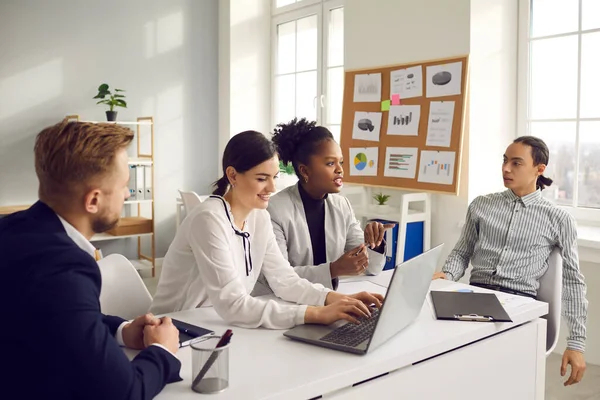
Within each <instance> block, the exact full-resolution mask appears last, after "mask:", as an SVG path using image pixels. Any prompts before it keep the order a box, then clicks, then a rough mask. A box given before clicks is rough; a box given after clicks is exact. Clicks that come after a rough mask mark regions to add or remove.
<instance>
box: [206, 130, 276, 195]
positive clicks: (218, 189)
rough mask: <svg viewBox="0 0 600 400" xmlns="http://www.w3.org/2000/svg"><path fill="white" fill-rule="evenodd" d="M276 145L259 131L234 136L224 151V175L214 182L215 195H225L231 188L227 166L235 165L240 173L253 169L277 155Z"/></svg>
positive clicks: (222, 163)
mask: <svg viewBox="0 0 600 400" xmlns="http://www.w3.org/2000/svg"><path fill="white" fill-rule="evenodd" d="M276 154H277V152H276V150H275V145H274V144H273V143H272V142H271V141H270V140H269V139H267V137H266V136H265V135H263V134H262V133H260V132H257V131H244V132H240V133H238V134H237V135H235V136H234V137H232V138H231V139H230V140H229V142H227V146H225V151H224V152H223V160H222V162H221V165H222V166H223V176H222V177H221V178H220V179H219V180H218V181H216V182H215V183H213V186H214V187H215V190H214V192H213V194H214V195H217V196H224V195H225V193H227V190H228V189H229V186H230V185H229V179H228V178H227V175H226V172H225V171H227V168H229V167H233V168H235V171H236V172H238V173H244V172H246V171H249V170H251V169H252V168H254V167H256V166H257V165H259V164H262V163H263V162H265V161H267V160H269V159H271V158H273V157H275V155H276Z"/></svg>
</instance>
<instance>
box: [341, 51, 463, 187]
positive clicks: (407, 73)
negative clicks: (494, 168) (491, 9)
mask: <svg viewBox="0 0 600 400" xmlns="http://www.w3.org/2000/svg"><path fill="white" fill-rule="evenodd" d="M467 96H468V57H467V56H461V57H453V58H448V59H442V60H435V61H425V62H416V63H410V64H399V65H392V66H386V67H378V68H369V69H363V70H355V71H346V73H345V83H344V102H343V111H342V126H341V143H340V145H341V147H342V152H343V154H344V159H345V160H346V163H345V168H344V169H345V174H344V181H345V182H348V183H356V184H363V185H369V186H378V187H389V188H394V189H406V190H415V191H423V192H441V193H449V194H458V187H459V182H458V177H459V176H460V160H461V152H462V142H463V133H464V129H466V127H465V126H466V123H465V120H466V118H465V117H466V115H467V107H468V101H467Z"/></svg>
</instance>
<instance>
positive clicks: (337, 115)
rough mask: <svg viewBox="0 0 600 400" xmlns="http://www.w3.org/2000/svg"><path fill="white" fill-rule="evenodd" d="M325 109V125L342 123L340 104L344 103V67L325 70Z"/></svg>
mask: <svg viewBox="0 0 600 400" xmlns="http://www.w3.org/2000/svg"><path fill="white" fill-rule="evenodd" d="M326 99H327V100H326V101H327V104H326V106H327V108H326V110H325V111H326V121H327V122H326V123H327V124H340V123H342V104H343V102H344V67H337V68H329V69H328V70H327V96H326Z"/></svg>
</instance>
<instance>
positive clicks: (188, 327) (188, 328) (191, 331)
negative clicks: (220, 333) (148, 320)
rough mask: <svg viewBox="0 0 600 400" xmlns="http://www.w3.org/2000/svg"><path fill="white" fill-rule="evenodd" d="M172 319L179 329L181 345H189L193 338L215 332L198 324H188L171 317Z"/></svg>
mask: <svg viewBox="0 0 600 400" xmlns="http://www.w3.org/2000/svg"><path fill="white" fill-rule="evenodd" d="M171 321H173V325H175V327H176V328H177V330H178V331H179V347H184V346H187V345H189V344H190V343H191V342H192V341H193V340H195V339H197V338H199V337H202V336H206V335H212V334H213V333H215V332H214V331H211V330H208V329H205V328H201V327H199V326H196V325H192V324H188V323H186V322H183V321H179V320H177V319H171Z"/></svg>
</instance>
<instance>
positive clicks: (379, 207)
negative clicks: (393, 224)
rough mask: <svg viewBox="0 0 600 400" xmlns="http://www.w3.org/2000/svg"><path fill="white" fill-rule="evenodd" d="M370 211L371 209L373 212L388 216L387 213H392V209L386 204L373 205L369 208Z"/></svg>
mask: <svg viewBox="0 0 600 400" xmlns="http://www.w3.org/2000/svg"><path fill="white" fill-rule="evenodd" d="M371 209H372V210H373V211H374V212H377V213H381V214H389V213H391V212H392V211H394V207H392V206H389V205H387V204H384V205H379V204H373V205H372V206H371Z"/></svg>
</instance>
